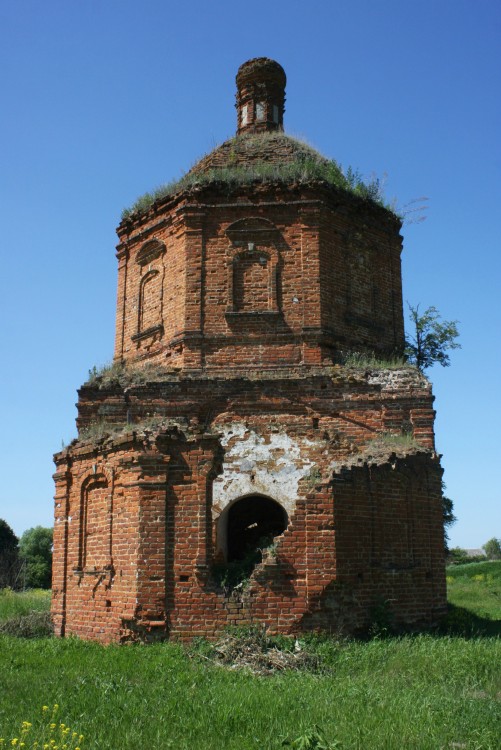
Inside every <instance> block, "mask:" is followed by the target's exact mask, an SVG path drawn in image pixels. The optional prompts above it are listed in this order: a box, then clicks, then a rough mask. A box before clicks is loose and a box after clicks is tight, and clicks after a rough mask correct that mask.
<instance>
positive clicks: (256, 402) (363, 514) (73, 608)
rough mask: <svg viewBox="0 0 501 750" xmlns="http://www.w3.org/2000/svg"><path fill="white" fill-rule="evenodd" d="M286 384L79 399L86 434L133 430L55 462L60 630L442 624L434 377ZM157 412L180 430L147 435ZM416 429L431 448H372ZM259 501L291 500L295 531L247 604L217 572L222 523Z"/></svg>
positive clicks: (217, 384) (145, 389) (346, 374)
mask: <svg viewBox="0 0 501 750" xmlns="http://www.w3.org/2000/svg"><path fill="white" fill-rule="evenodd" d="M288 374H289V377H282V378H280V377H277V374H275V375H273V376H270V377H269V378H267V379H266V378H264V377H262V376H260V377H257V376H256V378H255V379H254V380H252V379H249V378H242V377H240V378H236V377H233V378H232V377H231V373H230V372H227V373H225V374H224V375H222V376H220V377H217V378H207V379H200V378H199V379H196V380H193V379H191V380H186V379H183V378H181V377H177V378H172V379H171V381H170V382H163V383H152V384H148V385H146V386H136V387H133V388H130V389H127V392H124V391H122V389H120V388H119V387H117V388H110V389H103V390H101V391H99V390H98V389H96V388H94V389H92V388H84V389H82V390H81V392H80V404H79V410H80V427H81V429H82V430H84V429H85V426H86V425H89V424H90V423H92V421H95V420H96V417H97V416H98V415H100V419H101V420H102V419H109V420H110V422H109V424H110V428H109V429H110V430H112V429H113V423H114V428H115V429H121V432H120V433H119V434H116V435H115V437H113V435H110V436H109V437H107V438H106V437H103V438H100V439H98V440H97V442H96V440H94V441H86V440H85V439H84V438H83V439H82V440H81V441H80V442H79V443H75V444H74V445H72V446H70V448H68V449H67V450H66V451H64V452H63V453H61V454H59V455H58V456H57V457H56V461H57V466H58V472H57V474H56V524H55V542H54V544H55V553H54V559H55V564H54V600H53V614H54V619H55V623H56V628H57V632H59V633H67V634H68V633H75V634H77V635H80V636H82V637H86V638H95V639H99V640H103V641H109V640H127V639H130V638H136V637H140V638H146V639H150V638H155V637H165V636H166V635H171V636H176V637H181V638H191V637H193V636H195V635H206V636H208V637H212V636H213V635H215V634H216V633H217V632H218V631H219V630H220V629H221V628H222V627H224V626H225V625H227V624H232V623H233V624H235V623H244V622H262V623H264V624H266V625H268V626H269V627H270V628H271V629H272V630H274V631H278V632H285V633H287V632H296V631H300V630H308V629H317V628H322V629H330V630H338V629H342V630H346V631H350V632H353V631H355V630H357V629H361V628H363V627H365V626H367V624H368V623H369V621H370V619H371V616H372V615H371V611H372V609H373V608H374V606H379V605H380V603H381V602H382V601H384V602H387V605H385V606H387V607H388V608H389V609H390V610H391V611H392V612H393V613H394V617H395V620H396V622H397V623H399V624H401V625H411V624H415V625H417V624H422V623H425V624H426V623H428V624H431V623H433V622H436V620H437V618H438V616H439V615H440V614H441V613H442V612H443V610H444V606H445V588H444V555H443V531H442V520H441V502H440V477H441V470H440V467H439V464H438V459H437V458H436V456H435V455H434V453H433V450H432V449H433V416H434V415H433V410H432V396H431V392H430V388H429V384H428V383H427V381H426V380H425V379H424V378H423V377H422V376H420V375H419V374H417V373H415V372H413V371H412V370H408V371H397V372H394V373H391V372H387V371H382V372H372V373H366V374H361V373H357V372H355V371H346V370H343V369H342V368H339V367H335V368H324V369H320V370H315V369H314V370H312V371H310V372H309V374H308V375H306V374H305V375H304V376H303V377H299V376H297V375H296V377H295V378H292V377H290V373H288ZM127 411H128V412H129V420H132V421H135V422H137V425H136V426H135V427H134V425H129V426H128V427H127V424H126V422H125V418H126V413H127ZM152 411H155V412H156V413H157V414H158V415H163V416H164V418H165V419H166V420H169V419H170V422H169V421H166V422H165V424H164V427H163V428H162V427H161V426H157V427H156V428H155V429H153V428H152V427H148V426H147V423H146V427H145V426H144V424H145V423H144V421H143V422H141V420H144V418H145V416H146V415H147V414H151V412H152ZM173 420H175V421H176V422H177V423H178V425H179V427H174V426H173ZM169 424H170V426H169ZM412 424H415V425H416V435H418V436H419V442H420V443H421V444H422V445H423V447H426V448H427V449H428V452H419V450H416V449H412V450H410V451H409V449H407V453H409V452H410V453H411V454H412V455H407V456H406V455H405V453H406V451H402V450H401V449H398V448H397V449H396V453H393V448H392V447H391V446H389V447H388V448H384V446H383V448H381V447H380V448H376V447H375V446H374V448H373V447H372V446H373V443H372V442H371V440H373V438H374V435H375V432H376V431H377V432H379V433H381V432H383V433H386V432H388V431H393V432H394V433H395V434H399V433H400V432H401V430H402V429H406V430H408V429H409V426H412ZM82 434H84V433H82ZM392 453H393V455H392ZM399 456H400V457H399ZM249 459H252V460H249ZM343 467H345V468H343ZM250 493H257V494H261V495H265V496H268V497H271V498H272V499H274V500H276V501H277V502H279V503H281V504H282V505H283V507H284V508H285V509H286V511H287V514H288V520H289V523H288V527H287V529H286V531H285V532H284V534H283V535H282V536H281V537H279V538H278V540H277V549H276V555H275V556H267V557H266V556H265V560H264V561H263V563H262V564H261V565H259V566H258V567H257V568H256V569H255V571H254V573H253V575H252V577H251V581H250V586H249V587H248V589H247V590H246V592H245V594H244V595H240V594H239V595H233V596H228V595H225V594H224V591H223V590H222V589H220V588H218V586H217V585H216V583H215V581H214V579H213V577H212V575H211V570H212V566H213V564H214V562H217V561H218V560H219V561H220V560H221V555H224V539H223V537H222V536H221V534H222V527H221V523H222V522H223V519H224V517H225V513H227V511H228V508H229V507H230V506H231V504H232V502H234V501H237V500H238V498H239V497H241V496H243V495H248V494H250ZM90 510H92V511H93V513H94V516H93V519H92V523H91V524H89V523H88V521H87V519H88V515H87V516H86V514H88V513H89V512H90ZM89 535H90V536H89ZM223 536H224V535H223ZM89 550H90V551H92V554H91V555H89ZM86 551H87V554H86Z"/></svg>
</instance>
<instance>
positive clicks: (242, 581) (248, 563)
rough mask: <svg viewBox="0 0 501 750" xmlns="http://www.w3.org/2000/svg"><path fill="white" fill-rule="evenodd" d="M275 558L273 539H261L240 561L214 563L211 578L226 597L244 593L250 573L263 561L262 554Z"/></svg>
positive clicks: (266, 537) (270, 537)
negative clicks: (238, 592) (239, 592)
mask: <svg viewBox="0 0 501 750" xmlns="http://www.w3.org/2000/svg"><path fill="white" fill-rule="evenodd" d="M265 552H266V553H268V554H269V555H270V556H272V557H276V544H275V542H274V537H272V536H265V537H261V539H260V540H259V541H258V543H257V546H256V547H254V548H253V549H250V550H248V551H247V552H246V553H245V555H244V557H243V558H242V559H241V560H230V561H229V562H225V563H216V564H215V565H214V566H213V567H212V578H213V580H214V582H215V583H216V585H217V586H218V587H219V588H221V589H223V591H224V593H225V594H226V595H227V596H228V595H229V594H231V593H233V592H234V591H241V592H243V591H245V589H246V588H248V586H249V580H250V577H251V575H252V571H253V570H254V568H255V567H256V565H259V563H260V562H262V561H263V553H265Z"/></svg>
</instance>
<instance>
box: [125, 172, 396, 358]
mask: <svg viewBox="0 0 501 750" xmlns="http://www.w3.org/2000/svg"><path fill="white" fill-rule="evenodd" d="M119 237H120V240H121V241H120V244H119V246H118V258H119V284H118V306H117V328H116V348H115V358H116V359H123V360H126V361H130V360H134V359H138V358H139V359H141V358H147V359H150V360H151V361H156V362H161V363H162V364H165V365H167V366H169V365H172V366H174V367H184V368H187V369H194V370H200V369H206V368H207V369H213V368H218V367H226V366H229V365H230V364H231V366H233V367H242V368H247V367H249V366H264V367H272V366H274V365H282V364H298V363H306V364H320V363H322V362H323V361H332V359H333V357H334V356H335V352H336V350H338V349H345V350H347V349H363V348H366V349H367V348H368V349H378V350H381V351H383V352H390V351H393V350H395V349H400V350H401V349H402V346H403V316H402V292H401V281H400V250H401V241H400V235H399V233H398V222H396V220H394V219H393V218H392V217H391V216H390V215H389V214H388V212H385V211H384V210H383V209H379V208H377V207H371V206H369V205H368V204H364V203H363V202H360V201H357V200H356V199H349V198H348V197H347V196H346V195H345V194H341V197H340V195H339V194H336V193H335V192H333V190H332V189H328V188H327V187H325V186H324V187H322V186H316V187H311V188H308V189H299V188H297V189H296V190H291V189H290V188H288V189H287V190H285V189H284V188H283V187H278V186H275V187H270V186H267V187H266V186H261V187H260V188H258V187H256V186H253V188H252V189H248V188H241V189H240V190H239V191H238V193H232V192H230V193H228V191H227V190H226V191H223V190H222V189H221V188H219V189H217V188H216V187H212V188H206V189H204V190H200V191H199V192H198V193H197V194H190V195H189V196H185V197H183V196H178V197H177V198H176V199H172V200H170V201H169V200H166V201H164V203H163V204H162V205H160V206H158V207H157V208H156V209H154V210H152V211H150V212H149V213H147V214H146V216H145V217H144V218H143V219H141V220H137V221H136V222H135V224H131V223H125V224H123V225H121V227H119ZM152 241H157V242H158V243H163V245H162V246H163V249H164V252H163V253H159V254H157V256H156V257H154V258H153V259H152V260H150V259H149V258H148V253H147V251H148V247H149V246H151V243H152ZM159 246H160V245H159ZM249 247H250V250H249ZM145 253H146V259H147V262H145V261H144V259H143V261H142V262H141V254H143V255H144V254H145ZM138 258H139V262H138ZM145 302H146V304H145ZM142 308H144V310H143V309H142ZM143 321H144V322H143Z"/></svg>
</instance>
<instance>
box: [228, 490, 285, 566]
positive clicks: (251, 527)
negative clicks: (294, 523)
mask: <svg viewBox="0 0 501 750" xmlns="http://www.w3.org/2000/svg"><path fill="white" fill-rule="evenodd" d="M287 524H288V516H287V512H286V510H285V508H284V507H283V506H282V505H281V504H280V503H279V502H277V501H276V500H274V499H273V498H271V497H269V496H267V495H261V494H258V493H256V494H250V495H245V496H243V497H239V498H237V499H236V500H235V501H234V502H232V503H230V505H228V506H227V507H226V508H225V509H224V511H223V512H222V513H221V515H220V516H219V518H218V521H217V531H216V548H217V554H218V556H221V555H222V556H223V557H224V559H225V560H226V561H227V562H234V561H236V560H243V559H244V558H245V557H246V556H249V555H252V554H253V552H255V551H256V550H259V549H262V548H263V547H266V546H268V545H269V544H271V543H272V542H273V539H274V538H275V537H277V536H279V535H280V534H282V533H283V532H284V531H285V529H286V528H287Z"/></svg>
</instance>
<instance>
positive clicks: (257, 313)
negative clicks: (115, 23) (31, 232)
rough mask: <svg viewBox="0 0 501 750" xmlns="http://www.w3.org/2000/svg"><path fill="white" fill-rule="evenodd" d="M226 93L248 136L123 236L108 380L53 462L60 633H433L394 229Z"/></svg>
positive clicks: (425, 429) (435, 526)
mask: <svg viewBox="0 0 501 750" xmlns="http://www.w3.org/2000/svg"><path fill="white" fill-rule="evenodd" d="M285 82H286V77H285V73H284V71H283V69H282V67H281V66H280V65H279V64H278V63H276V62H274V61H273V60H270V59H268V58H257V59H254V60H250V61H248V62H246V63H244V64H243V65H242V66H241V67H240V69H239V71H238V74H237V98H236V107H237V116H238V119H237V134H236V136H235V137H234V138H231V139H230V140H228V141H226V142H225V143H223V144H222V145H221V146H219V147H218V148H216V149H215V150H214V151H212V152H211V153H210V154H208V155H207V156H205V157H204V158H202V159H201V160H200V161H199V162H198V163H197V164H196V165H195V166H194V167H193V168H192V169H191V170H190V171H189V172H188V173H187V174H186V175H185V177H183V178H182V179H181V180H180V181H179V182H178V183H177V184H176V185H174V186H171V187H170V188H168V189H166V190H165V191H163V193H160V194H158V197H157V198H156V199H155V200H153V199H151V200H150V201H148V200H142V201H140V202H138V204H137V205H136V206H135V207H133V209H132V210H131V211H128V212H126V213H125V215H124V218H123V220H122V222H121V224H120V226H119V227H118V237H119V244H118V248H117V250H118V252H117V257H118V296H117V317H116V336H115V354H114V363H113V366H110V367H109V368H105V369H104V370H103V371H102V372H98V373H96V374H95V375H93V376H92V377H91V378H90V379H89V381H88V382H87V383H85V384H84V385H83V386H82V388H81V389H80V390H79V400H78V405H77V406H78V418H77V426H78V429H79V436H78V438H77V439H76V440H74V441H73V443H72V444H71V445H70V446H69V447H68V448H66V449H65V450H63V451H62V452H60V453H58V454H56V456H55V462H56V474H55V480H56V497H55V532H54V580H53V609H52V612H53V618H54V623H55V627H56V632H57V633H58V634H59V635H65V634H68V633H73V634H76V635H80V636H82V637H87V638H94V639H97V640H101V641H127V640H152V639H158V638H160V639H161V638H167V637H170V636H172V635H174V636H175V637H178V638H183V639H190V638H191V637H193V636H196V635H199V636H206V637H214V636H215V635H216V634H217V633H218V632H219V631H220V630H221V629H222V628H224V627H225V626H226V625H228V624H248V623H261V624H264V625H266V626H267V627H268V628H270V630H272V631H274V632H283V633H297V632H300V631H305V630H329V631H332V630H342V631H345V632H351V633H353V632H358V631H362V630H364V629H366V628H367V627H368V626H369V625H370V622H371V617H372V615H371V612H373V611H374V608H378V607H379V608H380V606H381V602H385V603H386V604H385V606H386V607H387V608H388V609H389V610H391V612H389V613H388V615H389V616H390V615H391V616H392V617H393V619H394V622H395V624H396V625H397V626H398V627H402V628H404V627H405V628H407V627H418V626H423V625H424V626H429V625H432V624H435V623H436V622H437V620H438V619H439V617H440V616H441V615H442V614H443V613H444V611H445V577H444V544H443V525H442V500H441V468H440V464H439V459H438V456H437V455H436V453H435V448H434V433H433V422H434V411H433V396H432V393H431V387H430V384H429V382H428V381H427V380H426V378H424V376H423V375H421V374H420V373H419V372H417V371H416V370H414V369H413V368H410V367H405V366H402V367H401V368H400V369H398V368H397V369H390V370H389V369H386V368H385V366H384V365H380V366H376V365H374V364H373V365H371V366H370V367H369V366H366V367H360V366H359V367H349V366H347V365H346V364H343V362H346V355H347V354H348V353H350V352H357V353H364V352H366V353H367V352H370V353H371V354H372V355H374V354H375V355H376V357H377V356H386V355H389V354H392V355H394V354H395V353H399V352H401V351H402V349H403V343H404V332H403V316H402V290H401V270H400V253H401V237H400V233H399V231H400V221H399V219H398V218H397V217H396V216H395V215H394V214H393V213H392V212H391V211H389V210H387V209H386V208H384V207H383V206H382V205H380V204H379V203H377V202H375V201H374V200H372V199H371V197H370V195H369V194H368V193H367V192H365V193H364V192H363V190H360V189H358V192H357V190H356V189H355V190H354V189H353V186H352V185H350V184H349V183H348V181H347V180H346V178H345V177H344V176H343V175H342V173H341V171H340V170H339V168H338V167H337V165H336V164H335V162H332V161H329V160H327V159H325V158H324V157H323V156H321V155H320V154H319V153H318V152H316V151H315V150H313V149H312V148H310V147H309V146H307V145H306V144H304V143H302V142H300V141H297V140H295V139H293V138H291V137H290V136H288V135H286V134H285V133H284V132H283V113H284V102H285Z"/></svg>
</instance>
